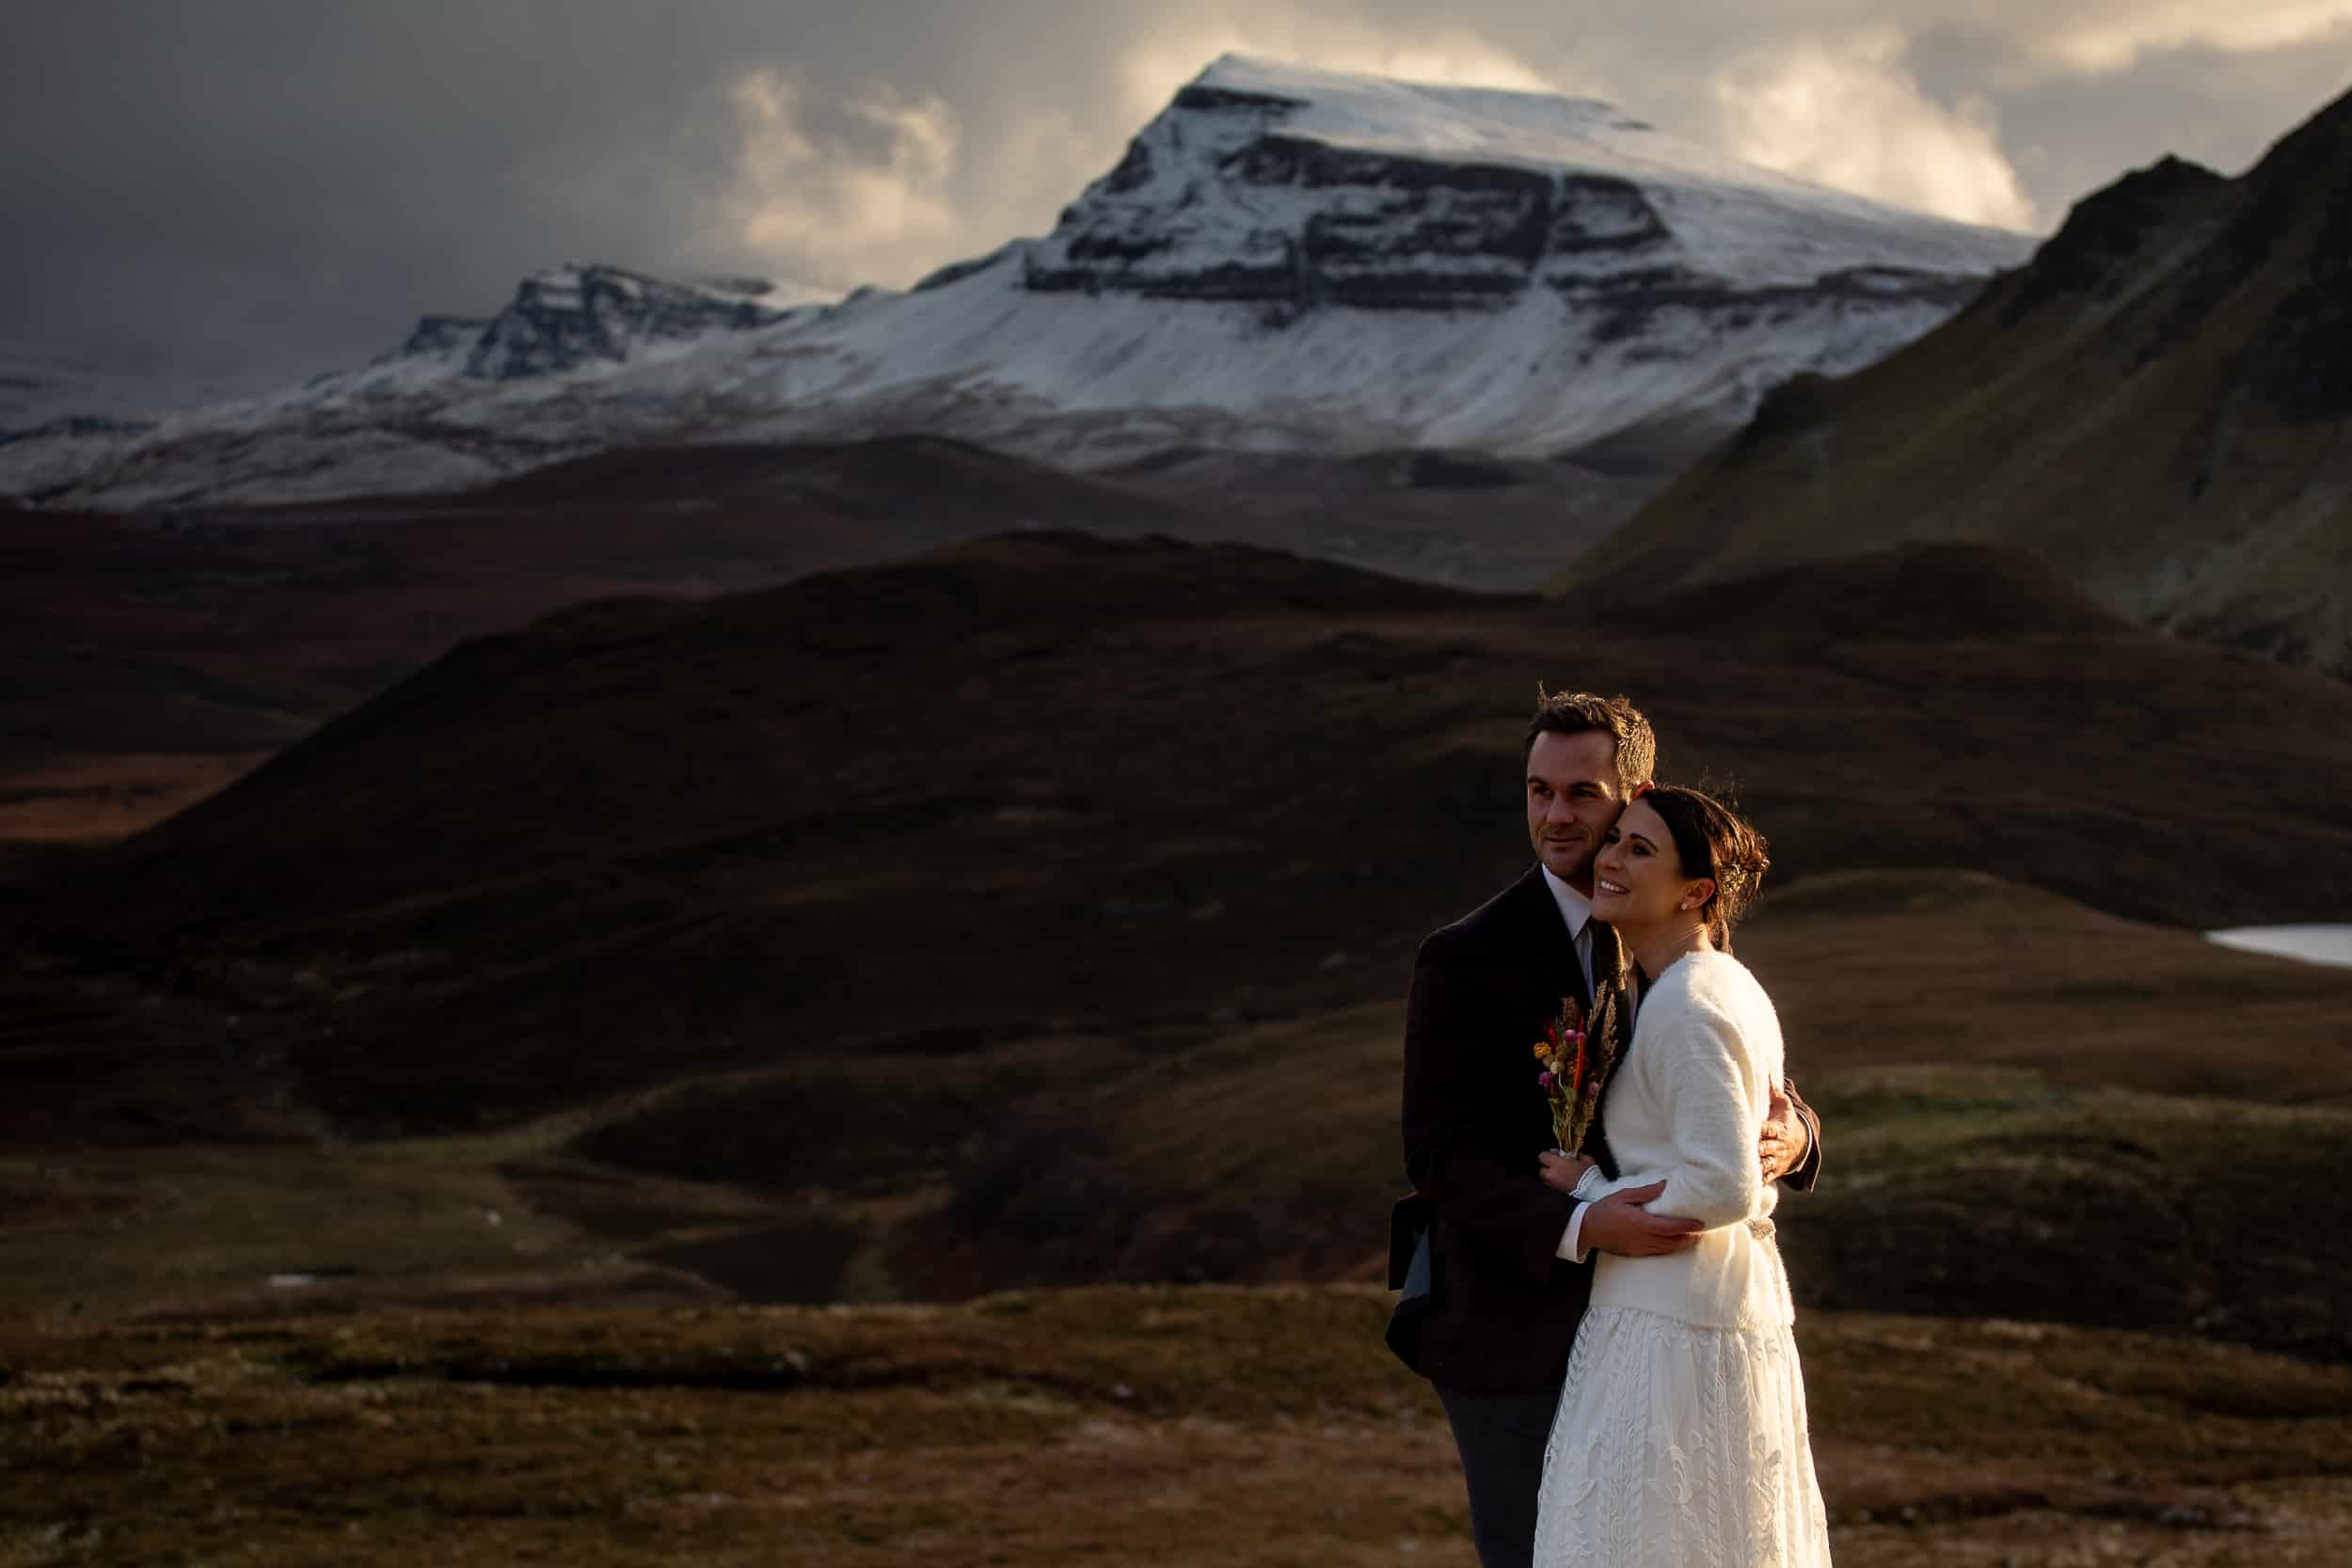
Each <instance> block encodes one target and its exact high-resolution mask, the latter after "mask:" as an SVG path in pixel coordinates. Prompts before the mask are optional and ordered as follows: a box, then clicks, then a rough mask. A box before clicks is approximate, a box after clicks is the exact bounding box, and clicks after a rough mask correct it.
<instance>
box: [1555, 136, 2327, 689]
mask: <svg viewBox="0 0 2352 1568" xmlns="http://www.w3.org/2000/svg"><path fill="white" fill-rule="evenodd" d="M2347 255H2352V98H2347V99H2344V100H2341V101H2339V102H2337V103H2334V104H2332V105H2330V106H2329V107H2328V108H2327V109H2326V110H2324V111H2323V112H2321V113H2320V114H2319V115H2318V116H2317V117H2316V118H2314V119H2312V120H2311V121H2310V122H2309V123H2308V124H2306V125H2304V126H2303V127H2302V128H2301V129H2300V130H2298V131H2296V133H2295V134H2294V135H2290V136H2288V137H2287V138H2285V139H2284V140H2283V141H2281V142H2280V143H2279V144H2278V145H2277V146H2276V147H2275V148H2273V149H2272V150H2271V151H2270V153H2269V155H2268V156H2267V157H2266V158H2265V159H2264V160H2263V162H2262V163H2261V164H2260V165H2259V166H2256V167H2255V168H2254V169H2252V170H2251V171H2250V172H2249V173H2247V174H2246V175H2244V176H2243V177H2241V178H2239V179H2235V180H2225V179H2222V178H2221V177H2219V176H2217V175H2214V174H2211V173H2209V172H2207V171H2205V170H2202V169H2199V168H2196V167H2194V166H2189V165H2186V164H2183V163H2180V162H2177V161H2173V160H2167V161H2166V162H2164V163H2161V164H2158V165H2156V166H2153V167H2151V168H2148V169H2144V170H2141V171H2139V172H2137V173H2136V174H2133V175H2131V176H2129V177H2127V178H2126V179H2124V180H2122V182H2119V183H2117V184H2116V185H2114V186H2112V187H2110V188H2108V189H2106V190H2105V191H2102V192H2100V193H2098V194H2097V195H2095V196H2092V197H2090V198H2087V199H2085V200H2084V201H2082V202H2081V203H2080V204H2078V205H2077V206H2076V208H2075V209H2074V213H2073V214H2071V215H2070V217H2069V218H2068V220H2067V223H2066V225H2065V227H2064V228H2063V229H2062V230H2060V231H2059V232H2058V234H2057V235H2056V236H2055V237H2054V238H2052V239H2051V240H2050V241H2049V242H2048V243H2047V244H2046V245H2044V246H2043V247H2042V250H2041V252H2040V253H2039V254H2037V255H2036V257H2035V258H2034V260H2033V261H2032V263H2031V264H2030V265H2028V266H2027V267H2026V268H2024V269H2023V270H2021V271H2019V272H2017V273H2015V274H2012V275H2010V276H2008V277H2003V278H2000V279H1998V280H1996V281H1995V282H1994V284H1993V286H1992V287H1990V288H1988V289H1987V290H1986V291H1985V293H1983V294H1982V295H1980V296H1979V298H1978V299H1977V300H1976V302H1975V303H1974V304H1973V305H1971V306H1970V307H1969V308H1968V309H1965V310H1963V312H1961V314H1959V315H1958V316H1956V317H1955V318H1953V319H1952V320H1951V321H1950V322H1948V323H1947V324H1946V325H1944V326H1943V327H1941V328H1939V329H1938V330H1937V331H1935V332H1933V333H1931V334H1930V335H1929V336H1927V337H1926V338H1924V339H1922V340H1920V341H1918V342H1916V343H1915V344H1913V345H1911V346H1910V347H1909V348H1906V349H1904V350H1902V351H1901V352H1899V353H1898V354H1896V355H1894V356H1891V357H1890V358H1888V359H1886V360H1884V361H1883V362H1882V363H1880V364H1878V365H1876V366H1873V367H1871V368H1870V369H1868V370H1867V371H1864V372H1860V373H1858V374H1856V375H1853V376H1851V377H1848V378H1845V379H1843V380H1839V381H1829V380H1824V379H1821V378H1819V377H1805V378H1800V379H1799V380H1797V381H1795V382H1793V383H1791V384H1789V385H1788V386H1786V387H1784V388H1780V389H1779V390H1778V391H1776V392H1775V393H1774V394H1773V395H1772V397H1770V398H1769V399H1768V400H1767V401H1766V403H1765V404H1764V405H1763V406H1762V407H1761V408H1760V409H1759V410H1758V412H1757V414H1756V418H1755V420H1754V421H1753V422H1752V423H1751V424H1750V426H1749V427H1748V429H1747V430H1745V431H1744V432H1742V433H1741V434H1740V436H1737V437H1735V438H1734V439H1733V440H1732V441H1731V442H1729V443H1727V444H1726V445H1725V446H1724V447H1723V448H1721V449H1720V450H1718V451H1716V452H1715V453H1714V454H1713V456H1712V457H1710V458H1709V459H1708V461H1706V462H1705V463H1703V464H1701V465H1700V466H1698V467H1696V468H1694V469H1692V471H1691V472H1690V473H1688V474H1686V475H1685V476H1684V478H1683V479H1682V480H1681V481H1679V482H1678V483H1676V484H1675V485H1674V486H1673V487H1672V488H1670V489H1669V490H1668V491H1667V492H1666V493H1665V494H1664V495H1663V496H1661V498H1660V499H1658V500H1657V501H1655V502H1654V503H1652V504H1651V505H1650V506H1649V507H1648V508H1646V509H1645V511H1644V512H1643V513H1642V514H1640V515H1638V516H1637V517H1636V518H1635V519H1634V520H1633V521H1631V522H1629V523H1628V524H1627V525H1626V526H1625V527H1624V528H1623V529H1621V530H1620V531H1618V532H1616V533H1615V534H1613V536H1611V538H1610V539H1609V540H1607V541H1606V542H1605V543H1603V544H1602V545H1600V546H1597V547H1596V548H1595V549H1593V550H1592V551H1590V552H1588V553H1587V554H1585V555H1583V556H1581V557H1579V558H1577V559H1576V560H1575V561H1574V562H1572V563H1571V564H1570V565H1569V566H1568V567H1567V568H1566V569H1565V572H1564V573H1563V574H1562V575H1561V576H1560V577H1559V578H1557V579H1556V583H1555V586H1557V587H1560V588H1562V589H1565V590H1568V591H1571V592H1578V593H1581V592H1584V591H1586V590H1588V589H1597V590H1598V591H1599V592H1601V593H1602V594H1617V595H1647V594H1655V593H1656V592H1658V591H1659V590H1660V589H1661V588H1664V587H1666V586H1668V585H1671V584H1675V583H1688V582H1698V581H1707V580H1725V579H1731V578H1745V577H1749V576H1753V575H1754V574H1756V573H1757V572H1759V571H1764V570H1768V569H1771V568H1773V567H1776V566H1781V565H1785V564H1788V563H1790V562H1805V561H1812V560H1819V559H1822V558H1828V557H1835V556H1840V555H1846V554H1851V553H1854V552H1857V551H1863V550H1872V549H1881V548H1884V547H1886V546H1890V545H1894V544H1898V543H1901V542H1905V541H1918V540H1933V539H1965V540H1977V541H1994V542H2002V543H2007V544H2011V545H2016V546H2023V547H2026V548H2028V549H2030V550H2032V551H2034V552H2036V553H2039V554H2041V555H2042V556H2044V557H2046V558H2047V559H2048V560H2049V561H2051V562H2054V563H2055V564H2056V565H2057V566H2058V568H2059V569H2060V570H2061V571H2062V572H2064V573H2065V574H2066V575H2067V576H2068V577H2070V578H2073V579H2074V580H2075V581H2077V582H2079V583H2081V584H2082V585H2083V586H2084V587H2086V588H2087V589H2089V590H2090V593H2092V594H2094V595H2095V596H2096V597H2097V598H2098V599H2099V600H2100V601H2101V602H2102V603H2104V604H2106V605H2107V606H2109V607H2110V608H2112V609H2113V610H2116V611H2118V612H2120V613H2122V614H2126V615H2129V616H2132V617H2135V618H2137V619H2142V620H2145V621H2148V622H2151V623H2153V624H2154V625H2157V626H2164V627H2168V628H2171V629H2173V630H2176V631H2180V632H2183V633H2185V634H2188V635H2192V636H2196V637H2200V638H2205V639H2208V640H2212V641H2219V642H2223V643H2227V644H2231V645H2234V646H2239V647H2245V648H2249V649H2254V650H2258V651H2260V652H2262V653H2265V654H2266V655H2271V656H2275V657H2281V658H2286V659H2290V660H2296V661H2304V662H2309V663H2312V664H2314V665H2317V666H2320V667H2322V668H2325V669H2329V670H2334V671H2337V672H2339V673H2352V610H2348V609H2347V606H2352V440H2347V436H2348V435H2352V348H2347V346H2346V345H2347V344H2352V306H2347V304H2346V301H2347V300H2352V272H2347V270H2346V268H2347V263H2346V261H2345V258H2346V256H2347Z"/></svg>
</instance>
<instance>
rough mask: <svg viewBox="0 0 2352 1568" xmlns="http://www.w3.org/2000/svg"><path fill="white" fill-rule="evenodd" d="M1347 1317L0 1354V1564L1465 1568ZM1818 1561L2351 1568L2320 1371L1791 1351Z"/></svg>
mask: <svg viewBox="0 0 2352 1568" xmlns="http://www.w3.org/2000/svg"><path fill="white" fill-rule="evenodd" d="M1387 1301H1388V1298H1387V1295H1386V1294H1385V1292H1383V1291H1378V1290H1376V1289H1373V1288H1368V1287H1362V1286H1347V1285H1333V1286H1311V1287H1294V1286H1269V1287H1256V1288H1242V1287H1230V1286H1203V1287H1188V1288H1177V1287H1129V1288H1097V1289H1085V1290H1073V1291H1040V1292H1030V1293H1011V1294H1002V1295H996V1296H990V1297H984V1298H981V1299H979V1300H977V1301H974V1302H970V1303H966V1304H963V1305H961V1306H954V1307H818V1308H801V1307H642V1308H626V1309H616V1308H611V1307H601V1308H593V1309H583V1308H567V1307H534V1308H528V1309H523V1308H513V1307H506V1308H497V1309H488V1310H449V1311H430V1312H408V1311H398V1310H382V1311H373V1312H369V1313H363V1314H358V1315H352V1316H342V1317H314V1318H305V1319H290V1320H278V1321H273V1322H247V1323H218V1322H215V1323H188V1324H156V1323H150V1324H145V1325H137V1326H132V1325H113V1326H97V1325H91V1324H85V1323H73V1322H71V1321H67V1320H61V1319H58V1318H55V1317H31V1316H17V1317H12V1318H9V1319H8V1320H5V1321H0V1466H5V1474H6V1476H7V1484H6V1485H5V1486H0V1563H6V1564H8V1565H9V1568H33V1565H46V1564H66V1563H140V1564H158V1565H161V1564H196V1563H221V1564H227V1563H240V1564H271V1565H276V1564H285V1565H292V1564H309V1563H320V1562H334V1563H340V1564H354V1565H358V1564H408V1563H428V1562H430V1563H437V1564H438V1563H484V1564H489V1563H497V1564H508V1563H524V1562H549V1563H564V1564H567V1565H575V1568H588V1565H595V1564H604V1563H624V1562H626V1563H666V1562H677V1563H686V1562H691V1563H695V1564H701V1565H723V1564H736V1563H741V1564H754V1563H757V1564H770V1563H787V1562H789V1563H842V1564H882V1563H901V1562H936V1563H986V1562H1010V1563H1022V1564H1038V1565H1044V1564H1056V1563H1077V1562H1104V1563H1169V1564H1173V1563H1207V1562H1215V1563H1219V1564H1239V1563H1265V1564H1278V1563H1279V1564H1294V1563H1295V1564H1305V1563H1315V1564H1349V1563H1369V1562H1384V1563H1387V1562H1423V1563H1437V1564H1458V1565H1467V1564H1469V1563H1470V1561H1471V1557H1470V1548H1469V1544H1468V1542H1467V1539H1466V1525H1465V1511H1464V1507H1463V1502H1462V1497H1461V1491H1460V1482H1459V1479H1458V1476H1457V1474H1456V1471H1455V1468H1454V1454H1453V1450H1452V1447H1451V1445H1450V1443H1449V1441H1448V1439H1447V1436H1446V1433H1445V1430H1444V1423H1443V1420H1442V1418H1441V1417H1440V1415H1439V1412H1438V1408H1437V1404H1436V1402H1435V1401H1434V1399H1432V1398H1431V1396H1430V1395H1429V1393H1428V1390H1427V1389H1426V1387H1425V1386H1422V1384H1420V1383H1419V1382H1417V1381H1416V1380H1414V1379H1413V1378H1411V1377H1410V1376H1409V1375H1408V1374H1406V1372H1404V1371H1403V1370H1402V1369H1400V1368H1398V1367H1396V1366H1395V1365H1394V1364H1393V1363H1392V1362H1391V1361H1390V1360H1389V1358H1388V1356H1387V1354H1386V1353H1385V1351H1383V1350H1382V1349H1381V1347H1380V1345H1379V1342H1378V1339H1377V1330H1378V1326H1379V1324H1380V1323H1381V1320H1382V1316H1383V1314H1384V1312H1385V1311H1386V1307H1387ZM1800 1337H1801V1340H1802V1343H1803V1345H1804V1354H1805V1356H1806V1361H1807V1367H1808V1371H1809V1377H1810V1381H1811V1386H1812V1403H1813V1416H1814V1424H1815V1442H1816V1451H1817V1454H1818V1456H1819V1460H1820V1468H1821V1473H1822V1477H1823V1481H1824V1486H1825V1489H1826V1491H1827V1494H1828V1498H1829V1504H1830V1509H1831V1514H1832V1520H1833V1538H1834V1545H1835V1549H1836V1556H1837V1560H1838V1561H1839V1562H1840V1563H1841V1564H1844V1565H1848V1568H1879V1565H1885V1568H1895V1565H1905V1568H1909V1565H1927V1564H1938V1565H1941V1564H1955V1565H1959V1564H1966V1565H1971V1568H1974V1565H1978V1564H1983V1565H1987V1568H1990V1565H1994V1564H2018V1565H2026V1564H2032V1565H2045V1564H2046V1565H2053V1568H2055V1565H2058V1564H2070V1565H2071V1564H2109V1563H2115V1564H2121V1563H2135V1564H2138V1563H2149V1564H2164V1565H2168V1568H2188V1565H2195V1568H2220V1565H2222V1564H2247V1565H2252V1564H2294V1563H2312V1564H2318V1563H2340V1562H2343V1561H2345V1560H2352V1369H2345V1368H2340V1367H2338V1368H2329V1367H2319V1366H2313V1365H2311V1364H2307V1363H2302V1362H2297V1361H2293V1360H2288V1359H2284V1358H2280V1357H2275V1356H2268V1355H2265V1354H2260V1353H2257V1352H2252V1351H2249V1350H2244V1349H2240V1348H2235V1347H2229V1346H2221V1345H2217V1344H2210V1343H2203V1342H2199V1341H2196V1340H2191V1339H2183V1338H2159V1337H2153V1336H2146V1335H2138V1334H2132V1333H2123V1332H2108V1331H2097V1330H2074V1329H2064V1328H2057V1327H2047V1326H2039V1325H2032V1324H2026V1323H2014V1322H2009V1321H2003V1320H1993V1321H1982V1322H1973V1323H1963V1322H1955V1321H1948V1320H1930V1319H1919V1318H1905V1317H1891V1316H1874V1315H1866V1314H1841V1313H1821V1314H1814V1315H1811V1316H1808V1317H1807V1318H1806V1319H1805V1320H1804V1323H1803V1324H1802V1325H1801V1328H1800Z"/></svg>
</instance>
